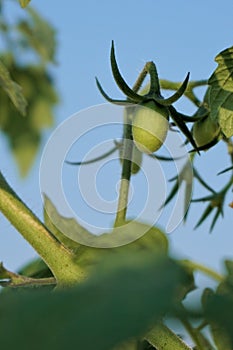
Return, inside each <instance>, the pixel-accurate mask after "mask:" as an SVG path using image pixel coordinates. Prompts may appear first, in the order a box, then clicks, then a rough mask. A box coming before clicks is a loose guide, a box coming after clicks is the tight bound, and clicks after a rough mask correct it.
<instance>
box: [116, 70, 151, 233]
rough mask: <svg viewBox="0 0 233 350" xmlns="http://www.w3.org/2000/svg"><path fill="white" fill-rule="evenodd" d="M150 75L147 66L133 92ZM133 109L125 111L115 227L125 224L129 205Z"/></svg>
mask: <svg viewBox="0 0 233 350" xmlns="http://www.w3.org/2000/svg"><path fill="white" fill-rule="evenodd" d="M147 73H148V67H147V65H145V67H144V68H143V70H142V71H141V73H140V74H139V76H138V79H137V80H136V82H135V84H134V86H133V89H132V90H133V91H134V92H138V90H139V89H140V87H141V85H142V83H143V81H144V79H145V77H146V75H147ZM131 110H132V109H131V107H128V108H126V109H125V112H126V116H125V120H124V132H123V152H122V172H121V181H120V191H119V199H118V207H117V213H116V219H115V223H114V226H115V227H117V226H120V225H122V223H124V222H125V219H126V213H127V205H128V196H129V185H130V178H131V159H132V152H133V137H132V125H131V119H132V116H131V113H130V112H131Z"/></svg>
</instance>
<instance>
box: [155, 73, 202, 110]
mask: <svg viewBox="0 0 233 350" xmlns="http://www.w3.org/2000/svg"><path fill="white" fill-rule="evenodd" d="M159 82H160V86H161V88H162V89H165V90H178V89H179V87H180V84H181V83H180V82H173V81H170V80H165V79H160V81H159ZM207 84H208V81H207V80H196V81H195V80H194V81H190V82H189V83H188V86H187V89H186V90H185V92H184V95H185V96H186V97H187V98H188V99H190V101H192V102H193V103H194V104H195V105H196V106H197V107H199V106H200V105H201V102H200V101H199V99H198V98H197V96H196V95H195V94H194V92H193V89H194V88H196V87H198V86H205V85H207Z"/></svg>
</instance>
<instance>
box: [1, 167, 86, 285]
mask: <svg viewBox="0 0 233 350" xmlns="http://www.w3.org/2000/svg"><path fill="white" fill-rule="evenodd" d="M0 211H1V212H2V213H3V214H4V215H5V216H6V218H7V219H8V220H9V221H10V222H11V223H12V225H13V226H14V227H15V228H16V229H17V230H18V231H19V232H20V233H21V235H22V236H23V237H24V238H25V239H26V240H27V242H28V243H29V244H30V245H31V246H32V247H33V248H34V249H35V250H36V252H37V253H38V254H39V255H40V256H41V258H42V259H43V260H44V262H45V263H46V264H47V265H48V267H49V268H50V269H51V271H52V272H53V274H54V277H55V278H56V280H57V283H58V285H59V284H61V285H65V284H74V283H76V282H78V281H80V280H82V279H83V278H84V273H83V271H82V269H80V268H79V267H78V266H77V265H76V264H75V262H74V259H73V258H74V256H73V254H72V253H71V252H70V251H69V250H68V249H66V248H65V247H64V246H63V245H62V244H61V243H60V242H59V241H58V240H57V239H56V238H55V237H54V236H53V234H52V233H51V232H50V231H49V230H48V229H47V228H46V227H45V225H43V223H42V222H41V221H40V220H39V219H38V218H37V217H36V216H35V215H34V214H33V213H32V211H31V210H30V209H29V208H28V207H27V206H26V205H25V204H24V203H23V202H22V201H21V199H20V198H19V197H18V196H17V194H16V193H15V192H14V191H13V189H12V188H11V187H10V186H9V184H8V183H7V181H6V180H5V178H4V177H3V175H2V174H1V173H0Z"/></svg>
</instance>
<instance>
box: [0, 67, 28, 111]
mask: <svg viewBox="0 0 233 350" xmlns="http://www.w3.org/2000/svg"><path fill="white" fill-rule="evenodd" d="M0 86H1V87H2V88H3V89H4V91H5V92H6V93H7V95H8V96H9V98H10V99H11V101H12V102H13V104H14V106H15V107H16V109H17V110H18V111H19V112H20V113H21V114H22V115H24V116H25V114H26V106H27V101H26V100H25V98H24V95H23V92H22V88H21V86H19V85H18V84H17V83H15V82H14V81H13V80H12V79H11V77H10V73H9V71H8V70H7V68H6V67H5V65H4V64H3V63H2V62H1V61H0Z"/></svg>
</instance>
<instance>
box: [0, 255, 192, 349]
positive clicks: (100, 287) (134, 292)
mask: <svg viewBox="0 0 233 350" xmlns="http://www.w3.org/2000/svg"><path fill="white" fill-rule="evenodd" d="M185 279H186V275H185V273H184V271H183V270H182V269H181V268H180V267H178V266H177V265H176V264H175V263H174V262H172V261H170V260H168V259H167V258H161V257H160V259H158V257H154V256H153V254H145V253H144V254H141V255H140V256H139V255H138V256H137V257H135V255H134V254H129V255H128V256H127V257H126V256H123V257H121V256H117V257H115V258H112V260H111V261H109V260H108V261H103V262H102V265H101V267H99V268H98V273H97V274H94V275H93V277H92V278H90V279H89V280H88V281H86V282H85V283H83V284H82V285H80V286H77V287H76V288H73V289H69V290H63V291H57V292H56V293H47V292H39V291H33V292H31V293H16V294H15V295H14V296H13V297H12V295H8V294H5V295H1V306H0V339H1V346H2V348H8V349H13V348H22V349H31V347H32V344H33V349H35V350H39V349H43V350H52V349H56V350H63V349H65V348H66V347H67V344H68V346H69V348H71V349H72V348H75V349H85V350H89V349H90V350H93V348H94V349H96V350H109V349H112V348H113V347H114V346H116V345H118V344H120V343H122V342H124V341H127V340H130V339H132V338H136V337H140V336H142V335H143V334H145V332H147V330H148V329H149V328H150V327H151V324H153V323H154V322H156V321H158V320H159V319H160V318H161V316H162V315H163V314H164V313H165V312H167V311H170V310H171V309H173V305H174V298H175V296H176V290H177V287H178V286H179V285H180V284H182V283H183V282H184V281H185ZM12 334H13V335H14V336H12Z"/></svg>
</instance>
